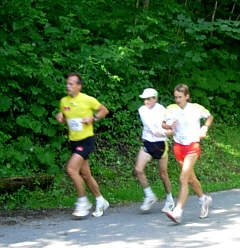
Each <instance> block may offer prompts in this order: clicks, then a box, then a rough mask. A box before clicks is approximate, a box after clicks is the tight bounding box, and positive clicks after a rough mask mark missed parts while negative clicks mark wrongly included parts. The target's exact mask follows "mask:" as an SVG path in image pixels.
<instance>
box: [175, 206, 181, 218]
mask: <svg viewBox="0 0 240 248" xmlns="http://www.w3.org/2000/svg"><path fill="white" fill-rule="evenodd" d="M173 211H174V213H176V215H178V216H182V213H183V209H182V208H179V207H175V208H174V210H173Z"/></svg>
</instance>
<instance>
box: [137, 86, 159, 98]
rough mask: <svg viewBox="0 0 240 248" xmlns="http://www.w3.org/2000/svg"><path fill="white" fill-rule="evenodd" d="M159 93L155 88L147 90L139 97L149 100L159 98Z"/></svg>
mask: <svg viewBox="0 0 240 248" xmlns="http://www.w3.org/2000/svg"><path fill="white" fill-rule="evenodd" d="M157 96H158V93H157V91H156V90H155V89H153V88H147V89H145V90H144V91H143V93H142V95H140V96H139V97H141V98H143V99H144V98H149V97H157Z"/></svg>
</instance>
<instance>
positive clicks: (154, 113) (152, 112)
mask: <svg viewBox="0 0 240 248" xmlns="http://www.w3.org/2000/svg"><path fill="white" fill-rule="evenodd" d="M165 112H166V109H165V108H164V107H163V106H162V105H161V104H159V103H155V105H154V106H153V107H152V108H151V109H149V108H147V107H146V106H145V105H143V106H141V107H140V108H139V109H138V113H139V115H140V118H141V121H142V124H143V130H142V139H144V140H147V141H150V142H157V141H165V140H166V139H167V138H166V136H165V137H157V136H155V135H154V134H155V133H157V132H159V133H162V134H163V135H165V133H166V130H165V129H163V128H162V122H163V119H164V116H165Z"/></svg>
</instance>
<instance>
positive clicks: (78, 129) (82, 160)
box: [56, 73, 109, 217]
mask: <svg viewBox="0 0 240 248" xmlns="http://www.w3.org/2000/svg"><path fill="white" fill-rule="evenodd" d="M82 85H83V80H82V78H81V77H80V75H79V74H78V73H70V74H69V75H68V77H67V84H66V88H67V92H68V96H66V97H63V98H62V99H61V101H60V110H61V112H60V113H58V114H57V115H56V119H57V121H58V122H59V123H66V124H67V126H68V130H69V135H68V136H69V140H70V142H71V146H72V156H71V158H70V159H69V161H68V163H67V173H68V175H69V176H70V178H71V179H72V181H73V183H74V185H75V188H76V190H77V194H78V200H77V202H76V204H75V205H76V208H75V210H74V212H73V215H74V216H77V217H84V216H87V215H88V214H89V212H90V209H91V207H92V204H91V203H90V202H89V200H88V198H87V196H86V191H85V188H84V182H85V183H86V185H87V187H88V188H89V190H90V191H91V192H92V194H93V195H94V196H95V197H96V209H95V211H94V212H93V213H92V215H93V216H95V217H100V216H102V215H103V213H104V211H105V210H106V209H107V208H108V207H109V203H108V201H107V200H105V199H104V198H103V196H102V195H101V193H100V191H99V186H98V184H97V182H96V180H95V179H94V177H93V176H92V174H91V170H90V166H89V160H88V157H89V154H90V153H91V152H92V151H93V150H94V145H95V139H94V130H93V123H94V122H95V121H97V120H99V119H102V118H104V117H105V116H106V115H107V114H108V112H109V111H108V109H107V108H106V107H105V106H104V105H102V104H101V103H99V101H98V100H97V99H95V98H94V97H91V96H88V95H86V94H83V93H81V89H82ZM94 113H95V114H94Z"/></svg>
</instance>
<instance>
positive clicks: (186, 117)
mask: <svg viewBox="0 0 240 248" xmlns="http://www.w3.org/2000/svg"><path fill="white" fill-rule="evenodd" d="M209 116H210V113H209V111H208V110H207V109H205V108H204V107H203V106H201V105H199V104H197V103H187V105H186V106H185V107H184V108H183V109H182V108H181V107H179V106H178V105H177V104H171V105H169V106H168V107H167V111H166V116H165V118H164V121H165V122H166V123H167V124H168V122H173V121H177V127H176V129H175V130H174V135H173V138H174V141H175V142H177V143H179V144H182V145H189V144H191V143H192V142H199V141H200V139H199V137H200V128H201V127H200V120H201V119H202V118H208V117H209Z"/></svg>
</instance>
